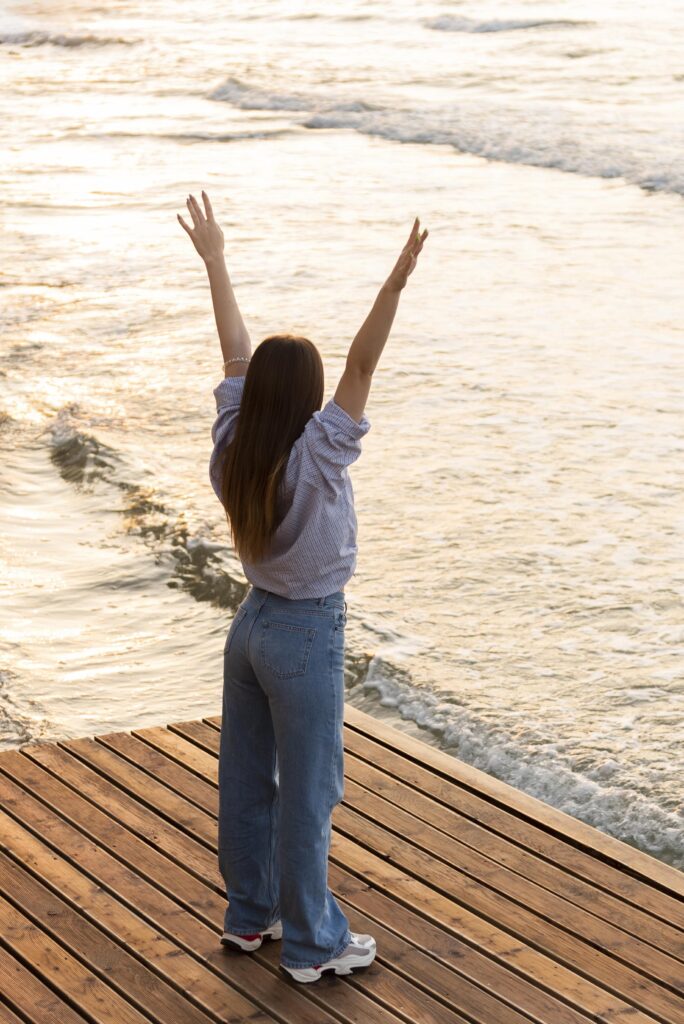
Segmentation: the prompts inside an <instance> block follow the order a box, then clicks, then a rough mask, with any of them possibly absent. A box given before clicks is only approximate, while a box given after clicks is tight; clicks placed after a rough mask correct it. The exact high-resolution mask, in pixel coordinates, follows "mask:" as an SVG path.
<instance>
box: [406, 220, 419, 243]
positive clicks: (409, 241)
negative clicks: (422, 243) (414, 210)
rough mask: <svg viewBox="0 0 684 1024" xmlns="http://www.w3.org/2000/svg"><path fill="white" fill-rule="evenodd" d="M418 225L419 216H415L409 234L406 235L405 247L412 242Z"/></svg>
mask: <svg viewBox="0 0 684 1024" xmlns="http://www.w3.org/2000/svg"><path fill="white" fill-rule="evenodd" d="M419 225H420V217H416V219H415V220H414V222H413V227H412V228H411V232H410V234H409V236H408V239H407V241H406V245H405V246H404V248H405V249H407V248H408V247H409V246H410V245H412V244H413V240H414V238H415V237H416V233H417V231H418V227H419Z"/></svg>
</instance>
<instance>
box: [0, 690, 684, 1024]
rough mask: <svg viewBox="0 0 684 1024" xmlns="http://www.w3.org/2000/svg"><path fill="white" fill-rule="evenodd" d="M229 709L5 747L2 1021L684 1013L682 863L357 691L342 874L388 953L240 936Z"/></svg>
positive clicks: (513, 1018) (488, 1023) (353, 909)
mask: <svg viewBox="0 0 684 1024" xmlns="http://www.w3.org/2000/svg"><path fill="white" fill-rule="evenodd" d="M219 728H220V719H217V718H209V719H206V720H204V721H201V722H178V723H175V724H173V725H169V726H168V727H166V728H154V729H139V730H135V731H133V732H132V733H112V734H108V735H103V736H97V737H95V739H80V740H71V741H65V742H62V743H58V744H53V743H40V744H31V745H29V746H24V747H23V748H21V749H19V750H10V751H5V752H3V753H2V754H0V790H1V793H2V795H1V798H0V799H1V803H0V806H1V807H2V811H0V813H1V814H2V827H1V830H0V835H1V836H2V852H1V853H0V858H1V865H0V882H1V893H0V908H1V912H2V918H3V920H2V925H1V927H0V940H1V941H0V993H2V995H1V996H0V1004H2V1003H3V1001H4V1006H3V1005H0V1021H2V1022H10V1021H11V1022H12V1024H17V1022H20V1021H23V1022H26V1021H31V1022H35V1024H76V1022H81V1021H84V1020H85V1021H90V1022H93V1021H96V1022H98V1024H100V1022H101V1024H114V1022H116V1024H143V1022H149V1021H156V1022H159V1024H203V1022H210V1021H231V1022H235V1024H237V1022H246V1021H249V1022H252V1024H262V1022H263V1024H266V1022H272V1021H279V1022H292V1024H328V1022H330V1024H333V1022H340V1021H342V1022H349V1024H351V1022H354V1024H376V1022H377V1024H381V1022H382V1024H390V1022H392V1024H394V1022H397V1024H398V1022H406V1021H410V1022H416V1024H462V1022H471V1024H472V1022H477V1024H525V1022H529V1021H536V1022H548V1024H582V1022H587V1021H605V1022H609V1024H647V1022H654V1021H660V1022H667V1024H684V875H683V874H682V873H680V872H679V871H676V870H675V869H673V868H670V867H668V866H666V865H665V864H662V863H661V862H659V861H657V860H655V859H653V858H651V857H648V856H646V855H645V854H643V853H640V852H638V851H637V850H634V849H633V848H632V847H630V846H628V845H625V844H623V843H620V842H618V841H616V840H614V839H611V838H610V837H608V836H606V835H604V834H603V833H601V832H599V831H597V830H596V829H593V828H591V827H589V826H587V825H584V824H582V823H581V822H579V821H577V820H576V819H574V818H572V817H569V816H568V815H565V814H563V813H561V812H559V811H557V810H554V809H553V808H551V807H550V806H548V805H547V804H544V803H541V802H540V801H538V800H535V799H533V798H531V797H529V796H526V795H525V794H523V793H521V792H519V791H518V790H516V789H513V788H512V787H510V786H507V785H505V784H504V783H501V782H498V781H496V780H495V779H493V778H492V777H491V776H488V775H486V774H484V773H482V772H480V771H477V770H476V769H473V768H471V767H469V766H468V765H466V764H463V763H462V762H460V761H457V760H455V759H453V758H451V757H449V756H447V755H446V754H444V753H442V752H440V751H437V750H436V749H434V748H433V747H431V746H429V745H427V744H424V743H422V742H420V741H419V740H415V739H413V738H411V737H409V736H407V735H406V734H404V733H402V732H399V731H398V730H395V729H392V728H390V727H388V726H386V725H384V724H383V723H381V722H379V721H377V720H375V719H373V718H371V717H369V716H368V715H366V714H364V713H362V712H360V711H357V710H355V709H354V708H351V707H349V706H347V708H346V712H345V745H346V755H345V758H346V783H345V798H344V801H343V803H342V804H340V805H339V806H338V807H336V808H335V812H334V814H333V841H332V849H331V855H330V872H329V883H330V886H331V888H332V889H333V891H334V892H335V895H336V897H337V898H338V900H339V902H340V904H341V906H342V907H343V908H344V910H345V913H346V914H347V916H348V917H349V920H350V923H351V927H352V929H353V930H354V931H359V932H371V933H372V934H373V935H375V937H376V939H377V945H378V953H377V958H376V960H375V962H374V964H373V965H372V966H371V967H370V968H368V969H367V970H365V971H361V972H359V973H358V974H356V975H352V976H348V977H344V978H338V977H330V976H326V977H323V978H322V979H321V980H320V981H318V982H316V983H315V984H313V985H298V984H297V983H296V982H294V981H292V980H290V979H288V978H286V977H285V975H284V974H283V972H281V971H280V970H279V969H278V960H279V949H280V943H278V942H273V943H271V942H269V943H265V944H264V945H263V946H262V948H261V949H260V950H259V951H258V952H256V953H253V954H244V953H238V952H235V951H231V950H228V949H225V948H224V947H221V946H220V944H219V942H218V938H219V935H220V929H221V925H222V921H223V911H224V907H225V900H224V897H223V895H222V885H221V879H220V876H219V874H218V870H217V861H216V842H215V827H216V814H217V789H216V767H217V760H216V758H217V751H218V740H219Z"/></svg>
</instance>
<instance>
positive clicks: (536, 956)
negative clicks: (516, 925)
mask: <svg viewBox="0 0 684 1024" xmlns="http://www.w3.org/2000/svg"><path fill="white" fill-rule="evenodd" d="M330 856H331V859H332V861H333V863H334V865H342V864H343V865H344V868H345V871H346V872H347V873H348V874H350V875H356V881H357V882H359V883H361V884H363V885H364V886H365V887H366V889H367V890H368V892H369V893H370V892H371V891H372V889H377V890H379V891H380V892H381V893H382V894H383V895H384V896H385V897H386V898H388V899H391V900H392V901H394V902H397V903H400V904H402V905H403V907H405V908H406V909H407V910H408V911H410V912H412V913H416V914H420V915H421V916H422V917H423V918H424V919H425V920H426V921H428V922H430V923H431V924H434V925H437V926H439V927H440V928H442V929H444V930H445V931H449V932H451V933H453V934H454V935H456V936H457V937H459V938H463V939H464V940H465V941H466V942H468V943H469V944H471V945H473V946H474V947H475V948H477V949H478V950H479V951H480V952H481V953H482V954H484V955H486V956H489V957H491V958H493V959H495V960H496V961H497V962H498V963H500V964H502V965H504V966H506V967H507V968H508V969H509V970H511V971H514V972H516V973H518V974H519V975H520V976H521V977H524V978H527V979H528V980H529V981H531V982H533V983H535V984H536V985H538V986H539V987H540V988H541V989H543V990H544V991H545V992H547V993H549V994H550V995H553V996H555V997H556V998H558V999H561V1000H565V1001H566V1002H568V1003H569V1004H570V1005H571V1006H573V1007H575V1008H576V1009H578V1010H580V1011H581V1012H583V1013H586V1014H587V1015H588V1016H589V1017H591V1018H592V1019H597V1020H606V1021H608V1020H610V1021H618V1020H620V1019H622V1018H623V1017H624V1018H625V1019H627V1018H628V1019H629V1022H630V1024H645V1022H646V1021H649V1022H653V1021H654V1020H662V1019H665V1020H674V1021H678V1020H679V1017H678V1015H681V1013H680V1010H681V1006H682V1003H681V1000H677V1001H675V1004H674V1007H675V1013H674V1015H671V1016H670V1017H667V1016H665V1017H664V1018H663V1017H662V1016H661V1017H658V1016H657V1015H654V1016H651V1014H649V1013H645V1012H643V1011H642V1010H639V1009H636V1008H635V1006H634V1004H633V1003H632V1002H631V1001H628V1000H627V999H626V998H623V996H622V994H621V993H615V992H613V991H611V990H609V989H606V988H604V987H602V986H600V985H598V984H596V983H594V982H593V981H592V980H591V979H588V978H586V977H585V976H584V972H582V973H577V972H575V971H573V970H572V969H570V968H569V967H567V966H566V965H565V964H564V963H562V962H560V961H558V960H555V959H553V958H552V957H549V956H546V955H545V954H544V953H543V952H541V951H539V950H537V949H536V948H535V947H534V946H532V945H529V944H527V943H525V942H521V941H517V940H515V939H514V938H512V937H511V936H510V935H509V934H508V933H507V932H506V931H504V930H503V929H501V928H498V927H497V926H496V924H495V923H493V922H491V921H488V920H486V919H485V918H483V917H479V916H478V915H477V914H474V913H471V912H470V911H468V910H467V909H466V908H464V907H462V906H461V905H460V904H459V903H457V902H456V901H455V900H453V899H450V898H449V897H447V896H444V895H443V894H442V893H440V892H436V891H434V890H433V889H431V888H430V887H429V885H428V884H426V883H423V882H420V881H418V880H417V879H415V878H413V877H411V876H410V875H408V874H406V873H404V872H403V871H401V870H399V869H398V868H396V867H394V866H392V865H390V864H388V863H387V862H386V861H385V860H384V859H383V858H382V857H379V856H377V855H376V854H373V853H372V852H370V851H369V850H367V849H365V848H364V847H362V846H361V845H359V844H358V843H355V842H353V841H352V840H349V839H347V838H346V837H345V836H343V835H341V834H339V833H337V832H335V831H334V832H333V836H332V844H331V853H330ZM333 870H334V869H333V866H332V865H331V873H332V871H333ZM526 1009H527V1007H526ZM527 1012H530V1011H529V1010H527ZM541 1019H542V1020H545V1021H546V1020H547V1019H548V1020H549V1021H554V1020H555V1018H553V1017H551V1018H546V1017H542V1018H541Z"/></svg>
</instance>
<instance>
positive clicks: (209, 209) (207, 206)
mask: <svg viewBox="0 0 684 1024" xmlns="http://www.w3.org/2000/svg"><path fill="white" fill-rule="evenodd" d="M202 199H204V208H205V210H206V211H207V220H214V211H213V209H212V205H211V201H210V199H209V196H208V195H207V193H206V192H205V191H204V189H202Z"/></svg>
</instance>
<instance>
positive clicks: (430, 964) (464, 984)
mask: <svg viewBox="0 0 684 1024" xmlns="http://www.w3.org/2000/svg"><path fill="white" fill-rule="evenodd" d="M139 748H142V751H143V755H142V756H143V758H145V754H144V751H145V750H147V749H149V748H146V747H145V745H144V744H139ZM135 753H136V756H139V755H140V749H138V750H137V751H135ZM150 753H151V754H153V755H156V752H155V751H150ZM177 753H182V752H181V751H178V750H177ZM148 764H149V761H148ZM161 767H162V769H163V770H166V767H167V766H166V765H165V764H163V763H162V765H161ZM179 771H182V769H180V767H179ZM193 778H194V776H193ZM175 784H176V785H177V786H180V787H181V788H184V787H183V785H182V780H181V779H179V778H178V777H177V776H176V778H175ZM214 795H215V797H216V794H214ZM217 803H218V801H217V798H215V799H214V801H213V806H212V808H210V811H211V813H212V814H213V816H214V817H215V816H216V810H217ZM331 873H332V875H331V877H339V878H341V879H346V881H347V885H349V884H350V882H352V881H354V879H353V876H350V875H347V874H346V873H345V872H343V871H342V870H340V869H339V868H337V867H336V866H334V865H331ZM394 910H395V911H396V910H400V911H403V908H398V907H397V906H396V905H394ZM411 917H412V921H411V923H410V924H407V926H406V929H405V931H404V934H406V935H410V936H412V938H413V937H414V933H415V929H416V927H420V926H421V925H422V924H423V923H424V922H422V919H420V918H418V917H416V916H415V915H411ZM390 921H391V918H390ZM391 923H392V925H394V922H393V921H391ZM379 929H380V932H379V935H378V930H379ZM357 930H360V931H368V930H373V931H374V933H375V934H376V936H377V937H378V941H379V943H380V942H382V943H383V951H384V949H385V947H386V946H388V947H389V950H388V954H389V955H387V956H386V959H387V961H388V962H389V963H391V964H393V965H394V964H395V963H397V962H398V963H400V966H401V970H402V973H405V972H406V971H407V970H408V969H410V965H413V970H412V974H411V980H412V981H413V982H414V983H416V982H417V981H422V983H423V984H425V981H426V979H431V980H433V981H434V990H435V992H436V993H439V994H440V995H441V997H442V998H445V999H447V998H448V994H449V992H451V991H453V988H454V984H455V983H454V980H453V975H452V974H451V972H450V971H449V970H448V968H446V967H445V966H442V965H439V964H436V963H435V962H434V960H433V959H432V958H431V957H430V956H428V955H427V954H425V953H422V952H421V951H419V950H415V949H413V947H412V946H411V945H409V944H408V943H407V942H406V941H405V940H403V939H399V938H397V937H396V936H395V935H394V934H393V933H392V932H390V931H388V930H387V929H384V928H382V926H381V925H379V923H378V920H377V919H375V920H372V921H371V920H368V919H365V922H364V924H362V925H359V924H357ZM434 932H436V933H437V934H438V935H439V936H442V937H444V933H442V932H441V931H439V929H434ZM433 941H434V936H432V937H431V942H433ZM397 943H398V944H399V949H398V950H397V952H396V953H395V946H396V944H397ZM449 943H450V945H451V946H454V945H455V943H456V940H454V939H453V938H449ZM428 948H430V947H429V946H428ZM431 951H432V950H431ZM454 959H455V965H456V967H457V968H458V969H459V973H460V978H459V980H458V991H459V1002H460V1009H462V1010H463V1011H464V1012H468V1013H470V1014H471V1015H473V1018H474V1019H475V1020H479V1019H480V1018H479V1016H478V1014H477V1007H478V1005H479V1006H484V1020H485V1021H491V1020H493V1019H495V1020H497V1021H499V1020H501V1021H503V1020H505V1019H508V1018H507V1016H506V1015H507V1014H508V1013H510V1012H511V1010H512V1011H513V1012H515V1008H516V1007H518V1009H520V1010H521V1011H522V1009H523V1007H525V1008H526V1009H527V1006H526V1003H527V1002H528V1001H529V999H530V998H531V993H532V992H534V993H535V995H536V999H537V1001H538V1002H540V1004H541V1012H542V1013H543V1014H544V1015H545V1016H541V1017H539V1019H540V1020H544V1019H549V1020H553V1021H554V1022H556V1024H564V1022H565V1021H568V1022H569V1021H573V1022H578V1021H585V1020H587V1019H588V1018H586V1017H585V1016H584V1015H581V1014H579V1013H577V1012H576V1011H574V1010H572V1009H571V1008H569V1007H567V1006H565V1005H564V1004H562V1003H560V1002H558V1001H557V1000H556V999H554V998H553V997H546V996H545V994H544V993H539V990H536V989H533V986H531V985H530V984H529V983H528V982H526V981H524V980H522V979H518V978H517V976H515V975H511V974H510V973H509V972H508V971H506V970H505V969H503V968H502V967H500V966H499V965H497V964H492V963H491V961H489V960H488V959H487V958H486V957H484V956H482V955H481V954H478V953H476V952H474V951H473V950H471V948H470V947H469V946H468V945H467V944H465V943H460V944H459V948H458V955H457V957H455V958H454ZM471 961H472V965H471ZM416 965H420V966H419V967H418V966H416ZM469 979H470V980H471V981H472V983H473V986H474V990H475V993H476V994H475V995H473V996H472V999H470V1001H468V999H467V998H466V994H467V993H469V991H470V990H469ZM478 983H484V984H485V985H486V988H484V989H480V988H479V987H478ZM491 996H494V997H496V998H497V999H500V1000H504V999H507V1000H509V1001H510V1002H511V1004H512V1006H511V1009H510V1010H509V1008H507V1007H505V1006H501V1004H500V1003H497V1004H496V1005H497V1007H498V1008H497V1009H496V1010H494V1008H493V1007H491V1006H490V1004H489V1003H488V999H489V998H490V997H491ZM516 999H517V1000H518V1002H515V1000H516Z"/></svg>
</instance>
